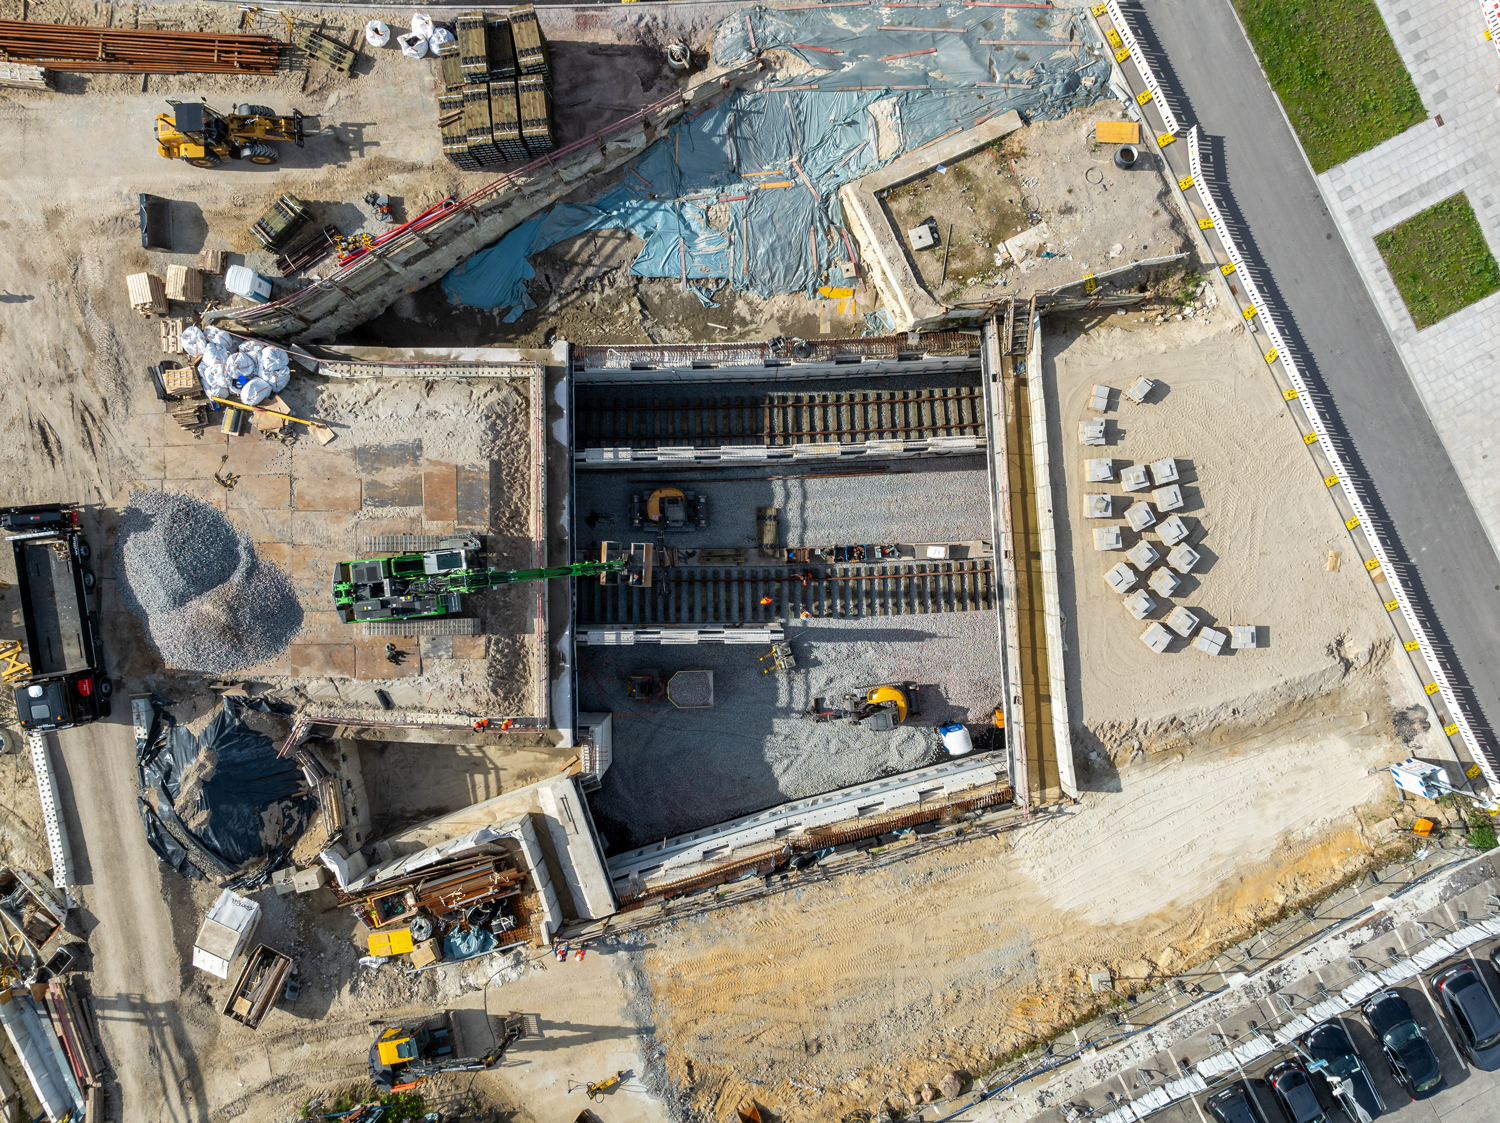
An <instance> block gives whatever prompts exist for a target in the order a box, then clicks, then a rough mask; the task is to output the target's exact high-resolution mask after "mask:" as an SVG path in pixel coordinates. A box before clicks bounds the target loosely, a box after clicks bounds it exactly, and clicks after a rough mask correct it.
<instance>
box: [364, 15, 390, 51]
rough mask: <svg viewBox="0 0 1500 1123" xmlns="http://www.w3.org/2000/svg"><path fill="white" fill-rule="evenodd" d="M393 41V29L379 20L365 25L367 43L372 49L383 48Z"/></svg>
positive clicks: (373, 20)
mask: <svg viewBox="0 0 1500 1123" xmlns="http://www.w3.org/2000/svg"><path fill="white" fill-rule="evenodd" d="M390 41H391V29H390V28H389V27H387V26H386V25H385V24H383V23H381V22H380V21H379V20H378V19H372V20H371V21H370V22H369V23H367V24H365V42H366V43H368V44H370V46H372V47H383V46H385V45H386V44H387V43H389V42H390Z"/></svg>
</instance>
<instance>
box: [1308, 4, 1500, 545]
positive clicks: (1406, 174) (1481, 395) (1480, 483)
mask: <svg viewBox="0 0 1500 1123" xmlns="http://www.w3.org/2000/svg"><path fill="white" fill-rule="evenodd" d="M1376 4H1377V6H1378V7H1379V8H1380V11H1381V14H1382V15H1383V16H1384V17H1385V22H1386V25H1387V26H1388V27H1389V28H1390V30H1391V36H1392V38H1393V39H1394V40H1395V43H1396V49H1397V50H1398V51H1399V52H1400V54H1401V57H1402V59H1403V61H1404V62H1405V63H1406V67H1407V70H1408V71H1410V73H1411V76H1412V80H1413V81H1414V82H1415V83H1416V86H1417V90H1418V91H1419V92H1420V93H1421V95H1422V102H1423V104H1424V105H1425V106H1426V107H1427V112H1428V114H1429V115H1430V116H1429V117H1428V119H1427V120H1426V121H1423V122H1422V123H1421V124H1419V125H1415V126H1413V127H1412V128H1410V129H1408V130H1407V131H1406V132H1404V133H1402V134H1401V135H1400V136H1397V137H1394V138H1392V139H1391V140H1388V141H1386V142H1385V143H1384V144H1382V145H1380V146H1379V147H1377V148H1374V149H1372V150H1370V151H1369V152H1366V153H1363V154H1362V155H1359V156H1356V157H1355V158H1354V159H1352V160H1349V161H1348V162H1346V163H1344V164H1340V165H1339V166H1338V167H1336V168H1333V169H1332V170H1330V171H1328V172H1325V173H1324V174H1322V175H1320V176H1318V177H1317V179H1318V186H1319V188H1320V190H1321V191H1322V194H1323V197H1324V199H1325V201H1326V202H1327V204H1328V208H1329V212H1330V214H1331V215H1332V217H1333V219H1334V221H1335V222H1336V223H1337V224H1338V228H1339V231H1340V233H1341V234H1342V235H1343V238H1344V241H1345V243H1346V244H1347V245H1348V247H1349V252H1350V254H1351V255H1352V256H1353V258H1354V261H1355V264H1356V265H1357V266H1358V268H1359V271H1360V274H1361V275H1362V276H1363V278H1364V280H1365V284H1366V285H1367V286H1368V287H1369V289H1370V293H1371V295H1372V297H1373V298H1374V301H1375V306H1376V308H1377V309H1378V311H1379V313H1380V316H1381V319H1383V320H1384V321H1385V325H1386V327H1387V329H1388V330H1389V331H1390V334H1391V338H1392V339H1393V340H1394V341H1395V343H1396V348H1397V350H1398V351H1399V352H1400V354H1401V357H1402V359H1403V360H1404V361H1405V363H1406V366H1407V369H1408V370H1409V371H1410V372H1411V377H1412V381H1413V382H1414V383H1415V384H1416V387H1417V392H1418V393H1419V394H1420V395H1421V397H1422V402H1423V404H1424V405H1425V406H1426V408H1427V412H1428V414H1429V415H1430V416H1431V418H1432V420H1433V424H1434V425H1435V426H1436V427H1437V431H1438V434H1439V436H1440V437H1441V438H1442V441H1443V444H1444V445H1445V446H1446V447H1447V449H1448V455H1449V457H1450V458H1451V459H1452V461H1453V466H1454V468H1455V470H1456V471H1457V472H1458V475H1459V479H1460V480H1462V482H1463V485H1464V488H1465V490H1466V491H1467V492H1468V495H1469V500H1470V502H1471V503H1473V505H1474V509H1475V511H1476V512H1477V513H1478V515H1479V519H1480V522H1481V524H1482V525H1483V526H1484V529H1485V532H1486V533H1487V534H1488V535H1489V538H1490V541H1491V543H1492V544H1494V545H1495V547H1496V550H1497V552H1500V435H1497V433H1496V430H1495V426H1494V423H1493V413H1494V411H1493V409H1492V408H1491V405H1490V402H1491V399H1492V396H1493V395H1494V394H1495V393H1496V392H1497V391H1500V293H1494V294H1492V295H1490V296H1488V297H1486V298H1485V299H1484V300H1481V301H1479V302H1478V303H1477V304H1471V305H1470V306H1469V307H1467V308H1465V309H1463V310H1462V311H1460V312H1457V313H1455V314H1454V315H1452V316H1450V317H1448V318H1447V319H1446V320H1443V321H1441V322H1440V323H1437V324H1434V325H1433V326H1432V327H1429V328H1426V329H1424V330H1422V331H1418V330H1417V328H1416V326H1415V325H1414V324H1413V323H1412V319H1411V316H1410V315H1409V314H1408V313H1407V311H1406V306H1405V304H1403V303H1402V300H1401V296H1400V294H1399V293H1398V292H1397V291H1396V285H1395V282H1394V281H1392V279H1391V275H1390V273H1389V272H1388V271H1387V270H1386V267H1385V263H1384V261H1383V260H1382V259H1381V257H1380V251H1379V250H1378V249H1377V248H1376V246H1375V236H1376V235H1377V234H1379V233H1380V232H1381V231H1383V230H1387V229H1389V228H1390V227H1392V226H1395V225H1397V224H1398V223H1401V222H1403V221H1405V220H1406V219H1408V218H1410V217H1411V216H1412V215H1414V214H1417V213H1418V212H1420V211H1423V210H1426V209H1427V208H1428V207H1430V206H1432V205H1433V204H1434V203H1437V202H1439V201H1441V200H1443V199H1446V198H1447V197H1448V196H1450V195H1453V194H1455V193H1456V192H1459V191H1466V192H1467V193H1468V197H1469V201H1470V203H1471V204H1472V205H1473V207H1474V213H1475V214H1476V215H1477V216H1478V218H1479V224H1480V227H1481V228H1482V229H1483V230H1484V233H1485V237H1486V238H1487V239H1488V240H1489V243H1490V246H1491V248H1492V249H1495V248H1496V247H1500V174H1497V173H1500V155H1497V153H1500V94H1497V89H1496V83H1497V81H1500V54H1497V53H1496V50H1495V44H1493V43H1491V42H1490V41H1489V40H1487V39H1485V37H1484V31H1485V24H1484V15H1483V13H1482V12H1481V10H1480V6H1479V0H1376ZM1439 118H1441V120H1442V122H1443V123H1442V124H1441V125H1439V124H1438V123H1437V122H1438V119H1439ZM1491 460H1493V461H1494V463H1493V464H1492V463H1490V461H1491Z"/></svg>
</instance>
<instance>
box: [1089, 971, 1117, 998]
mask: <svg viewBox="0 0 1500 1123" xmlns="http://www.w3.org/2000/svg"><path fill="white" fill-rule="evenodd" d="M1114 985H1115V981H1114V979H1112V978H1111V977H1110V974H1109V972H1108V971H1090V972H1089V989H1090V990H1091V991H1093V992H1094V993H1095V994H1104V993H1105V992H1106V991H1109V990H1112V989H1114Z"/></svg>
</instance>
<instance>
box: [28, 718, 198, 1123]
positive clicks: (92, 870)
mask: <svg viewBox="0 0 1500 1123" xmlns="http://www.w3.org/2000/svg"><path fill="white" fill-rule="evenodd" d="M52 746H53V749H52V761H53V767H54V769H55V771H56V775H57V786H58V797H59V800H60V802H61V803H62V807H63V816H64V819H65V821H66V823H67V829H68V834H69V837H70V839H71V841H72V849H73V864H74V868H75V869H76V870H77V874H78V880H79V883H80V884H79V888H78V889H77V890H75V896H76V897H77V898H79V900H80V909H79V912H78V913H77V914H75V915H76V918H77V919H78V920H80V921H81V923H82V925H83V930H84V934H85V935H86V936H87V938H88V941H89V954H90V956H91V964H90V967H91V969H90V973H89V976H88V979H89V981H88V988H89V994H90V997H91V1000H92V1004H93V1007H94V1010H95V1014H96V1016H97V1018H98V1024H99V1031H100V1036H101V1038H102V1044H103V1046H104V1055H105V1057H106V1058H108V1064H109V1068H110V1070H111V1077H110V1079H109V1080H108V1082H107V1084H106V1087H105V1097H106V1099H107V1101H108V1104H109V1109H110V1110H109V1111H108V1112H107V1113H106V1114H107V1115H109V1116H110V1117H111V1118H121V1119H139V1120H153V1121H161V1123H201V1121H203V1120H206V1119H207V1112H206V1107H205V1105H206V1103H207V1097H206V1096H205V1094H204V1088H203V1079H202V1074H201V1072H200V1070H199V1067H198V1063H197V1058H196V1057H195V1055H194V1054H195V1053H196V1051H197V1049H198V1047H199V1046H200V1045H201V1043H202V1040H201V1039H202V1038H203V1036H204V1031H203V1027H202V1025H188V1024H186V1023H185V1022H184V1020H183V1018H182V1013H181V1006H180V1005H179V1003H178V999H179V998H180V996H181V995H182V992H183V990H184V988H185V986H186V985H188V984H189V983H190V981H192V980H190V979H188V978H187V977H186V972H185V971H184V968H183V963H182V960H181V958H180V957H179V955H178V952H177V945H176V939H175V936H174V932H173V927H172V914H171V912H170V908H171V906H169V904H168V902H167V900H166V899H165V897H164V891H165V889H166V886H165V884H164V883H163V880H162V871H163V869H164V868H165V867H164V866H162V864H161V863H160V862H159V861H158V860H157V857H156V854H155V853H154V852H153V851H152V850H151V848H150V847H149V846H148V845H147V844H146V832H145V830H144V829H143V828H142V826H141V816H140V811H139V810H138V809H137V805H136V794H135V793H136V771H135V737H134V731H133V728H132V726H131V724H130V702H129V699H127V698H126V697H124V695H123V693H117V694H116V695H115V703H114V716H113V717H111V718H110V719H109V720H108V721H101V722H98V723H97V724H94V725H86V726H82V727H80V728H78V729H68V730H64V731H63V732H62V733H60V734H53V735H52ZM173 876H174V877H175V876H176V875H175V874H174V875H173ZM188 923H192V922H191V921H189V922H188ZM209 1016H210V1017H211V1016H212V1015H209Z"/></svg>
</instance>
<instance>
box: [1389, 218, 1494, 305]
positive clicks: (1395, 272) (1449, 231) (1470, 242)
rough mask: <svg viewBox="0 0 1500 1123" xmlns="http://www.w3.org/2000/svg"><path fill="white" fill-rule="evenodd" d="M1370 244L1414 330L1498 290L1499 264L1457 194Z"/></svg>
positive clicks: (1477, 224)
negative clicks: (1387, 270)
mask: <svg viewBox="0 0 1500 1123" xmlns="http://www.w3.org/2000/svg"><path fill="white" fill-rule="evenodd" d="M1375 244H1376V245H1377V246H1378V247H1380V256H1381V257H1383V258H1384V259H1385V267H1386V268H1387V269H1389V270H1390V271H1391V277H1392V279H1393V280H1394V281H1395V282H1396V288H1397V289H1398V290H1399V291H1400V293H1401V299H1402V300H1404V301H1405V302H1406V310H1407V311H1408V312H1410V313H1411V318H1412V319H1413V320H1414V321H1415V322H1416V325H1417V327H1418V328H1425V327H1430V326H1432V325H1433V324H1435V323H1437V322H1438V321H1439V320H1442V319H1446V318H1447V317H1448V316H1451V315H1453V313H1455V312H1457V311H1458V310H1459V309H1460V308H1467V307H1468V306H1469V305H1470V304H1473V303H1474V302H1475V301H1476V300H1482V299H1483V298H1484V297H1486V296H1488V295H1489V294H1490V293H1492V292H1494V291H1496V290H1497V289H1500V265H1497V264H1496V263H1495V255H1494V254H1493V253H1491V252H1490V247H1489V243H1488V242H1486V241H1485V240H1484V231H1482V230H1481V229H1480V228H1479V220H1478V219H1476V218H1475V217H1474V208H1473V207H1471V206H1470V205H1469V197H1468V196H1467V195H1465V194H1464V193H1463V192H1462V191H1460V192H1459V193H1458V194H1457V195H1450V196H1449V197H1448V198H1446V199H1444V200H1443V201H1442V202H1441V203H1438V204H1436V205H1435V206H1431V207H1428V208H1427V209H1426V210H1425V211H1423V212H1422V213H1421V214H1417V215H1413V216H1412V217H1411V218H1409V219H1407V220H1406V221H1405V222H1403V223H1401V225H1399V226H1393V227H1391V228H1390V229H1389V230H1386V231H1384V232H1383V233H1381V234H1377V235H1376V236H1375Z"/></svg>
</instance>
